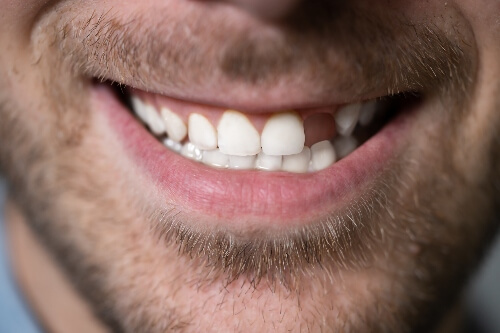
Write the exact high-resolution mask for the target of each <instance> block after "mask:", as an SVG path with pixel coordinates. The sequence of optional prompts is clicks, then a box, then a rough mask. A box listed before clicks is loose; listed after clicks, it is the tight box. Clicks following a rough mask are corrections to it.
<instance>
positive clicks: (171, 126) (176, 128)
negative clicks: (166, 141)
mask: <svg viewBox="0 0 500 333" xmlns="http://www.w3.org/2000/svg"><path fill="white" fill-rule="evenodd" d="M160 113H161V117H162V118H163V122H164V124H165V130H166V132H167V135H168V137H169V138H170V139H172V140H174V141H177V142H181V141H182V140H184V138H185V137H186V134H187V128H186V124H184V121H182V119H181V118H180V117H179V116H178V115H176V114H175V113H173V112H172V111H170V110H169V109H167V108H165V107H164V108H162V109H161V112H160Z"/></svg>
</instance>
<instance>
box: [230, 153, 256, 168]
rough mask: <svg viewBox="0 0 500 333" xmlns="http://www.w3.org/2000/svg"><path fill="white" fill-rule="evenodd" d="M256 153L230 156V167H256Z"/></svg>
mask: <svg viewBox="0 0 500 333" xmlns="http://www.w3.org/2000/svg"><path fill="white" fill-rule="evenodd" d="M255 159H256V155H252V156H234V155H231V156H229V168H230V169H241V170H247V169H253V168H254V167H255Z"/></svg>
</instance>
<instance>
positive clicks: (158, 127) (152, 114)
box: [145, 104, 165, 135]
mask: <svg viewBox="0 0 500 333" xmlns="http://www.w3.org/2000/svg"><path fill="white" fill-rule="evenodd" d="M145 112H146V113H147V120H146V123H147V124H148V126H149V129H150V130H151V132H153V134H155V135H160V134H163V133H165V125H164V124H163V120H161V117H160V115H159V114H158V112H157V111H156V109H155V107H154V106H152V105H148V104H145Z"/></svg>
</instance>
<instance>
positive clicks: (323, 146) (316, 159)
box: [311, 140, 337, 171]
mask: <svg viewBox="0 0 500 333" xmlns="http://www.w3.org/2000/svg"><path fill="white" fill-rule="evenodd" d="M336 159H337V156H336V154H335V148H333V145H332V144H331V142H330V141H328V140H325V141H321V142H318V143H315V144H313V145H312V147H311V164H312V169H313V170H314V171H319V170H323V169H326V168H327V167H329V166H330V165H332V164H333V163H335V160H336Z"/></svg>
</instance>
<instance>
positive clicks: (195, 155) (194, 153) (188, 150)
mask: <svg viewBox="0 0 500 333" xmlns="http://www.w3.org/2000/svg"><path fill="white" fill-rule="evenodd" d="M181 155H182V156H184V157H187V158H190V159H192V160H195V161H201V159H202V157H203V153H202V151H201V150H200V149H199V148H198V147H196V146H195V145H194V144H192V143H191V142H186V143H185V144H184V146H182V149H181Z"/></svg>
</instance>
